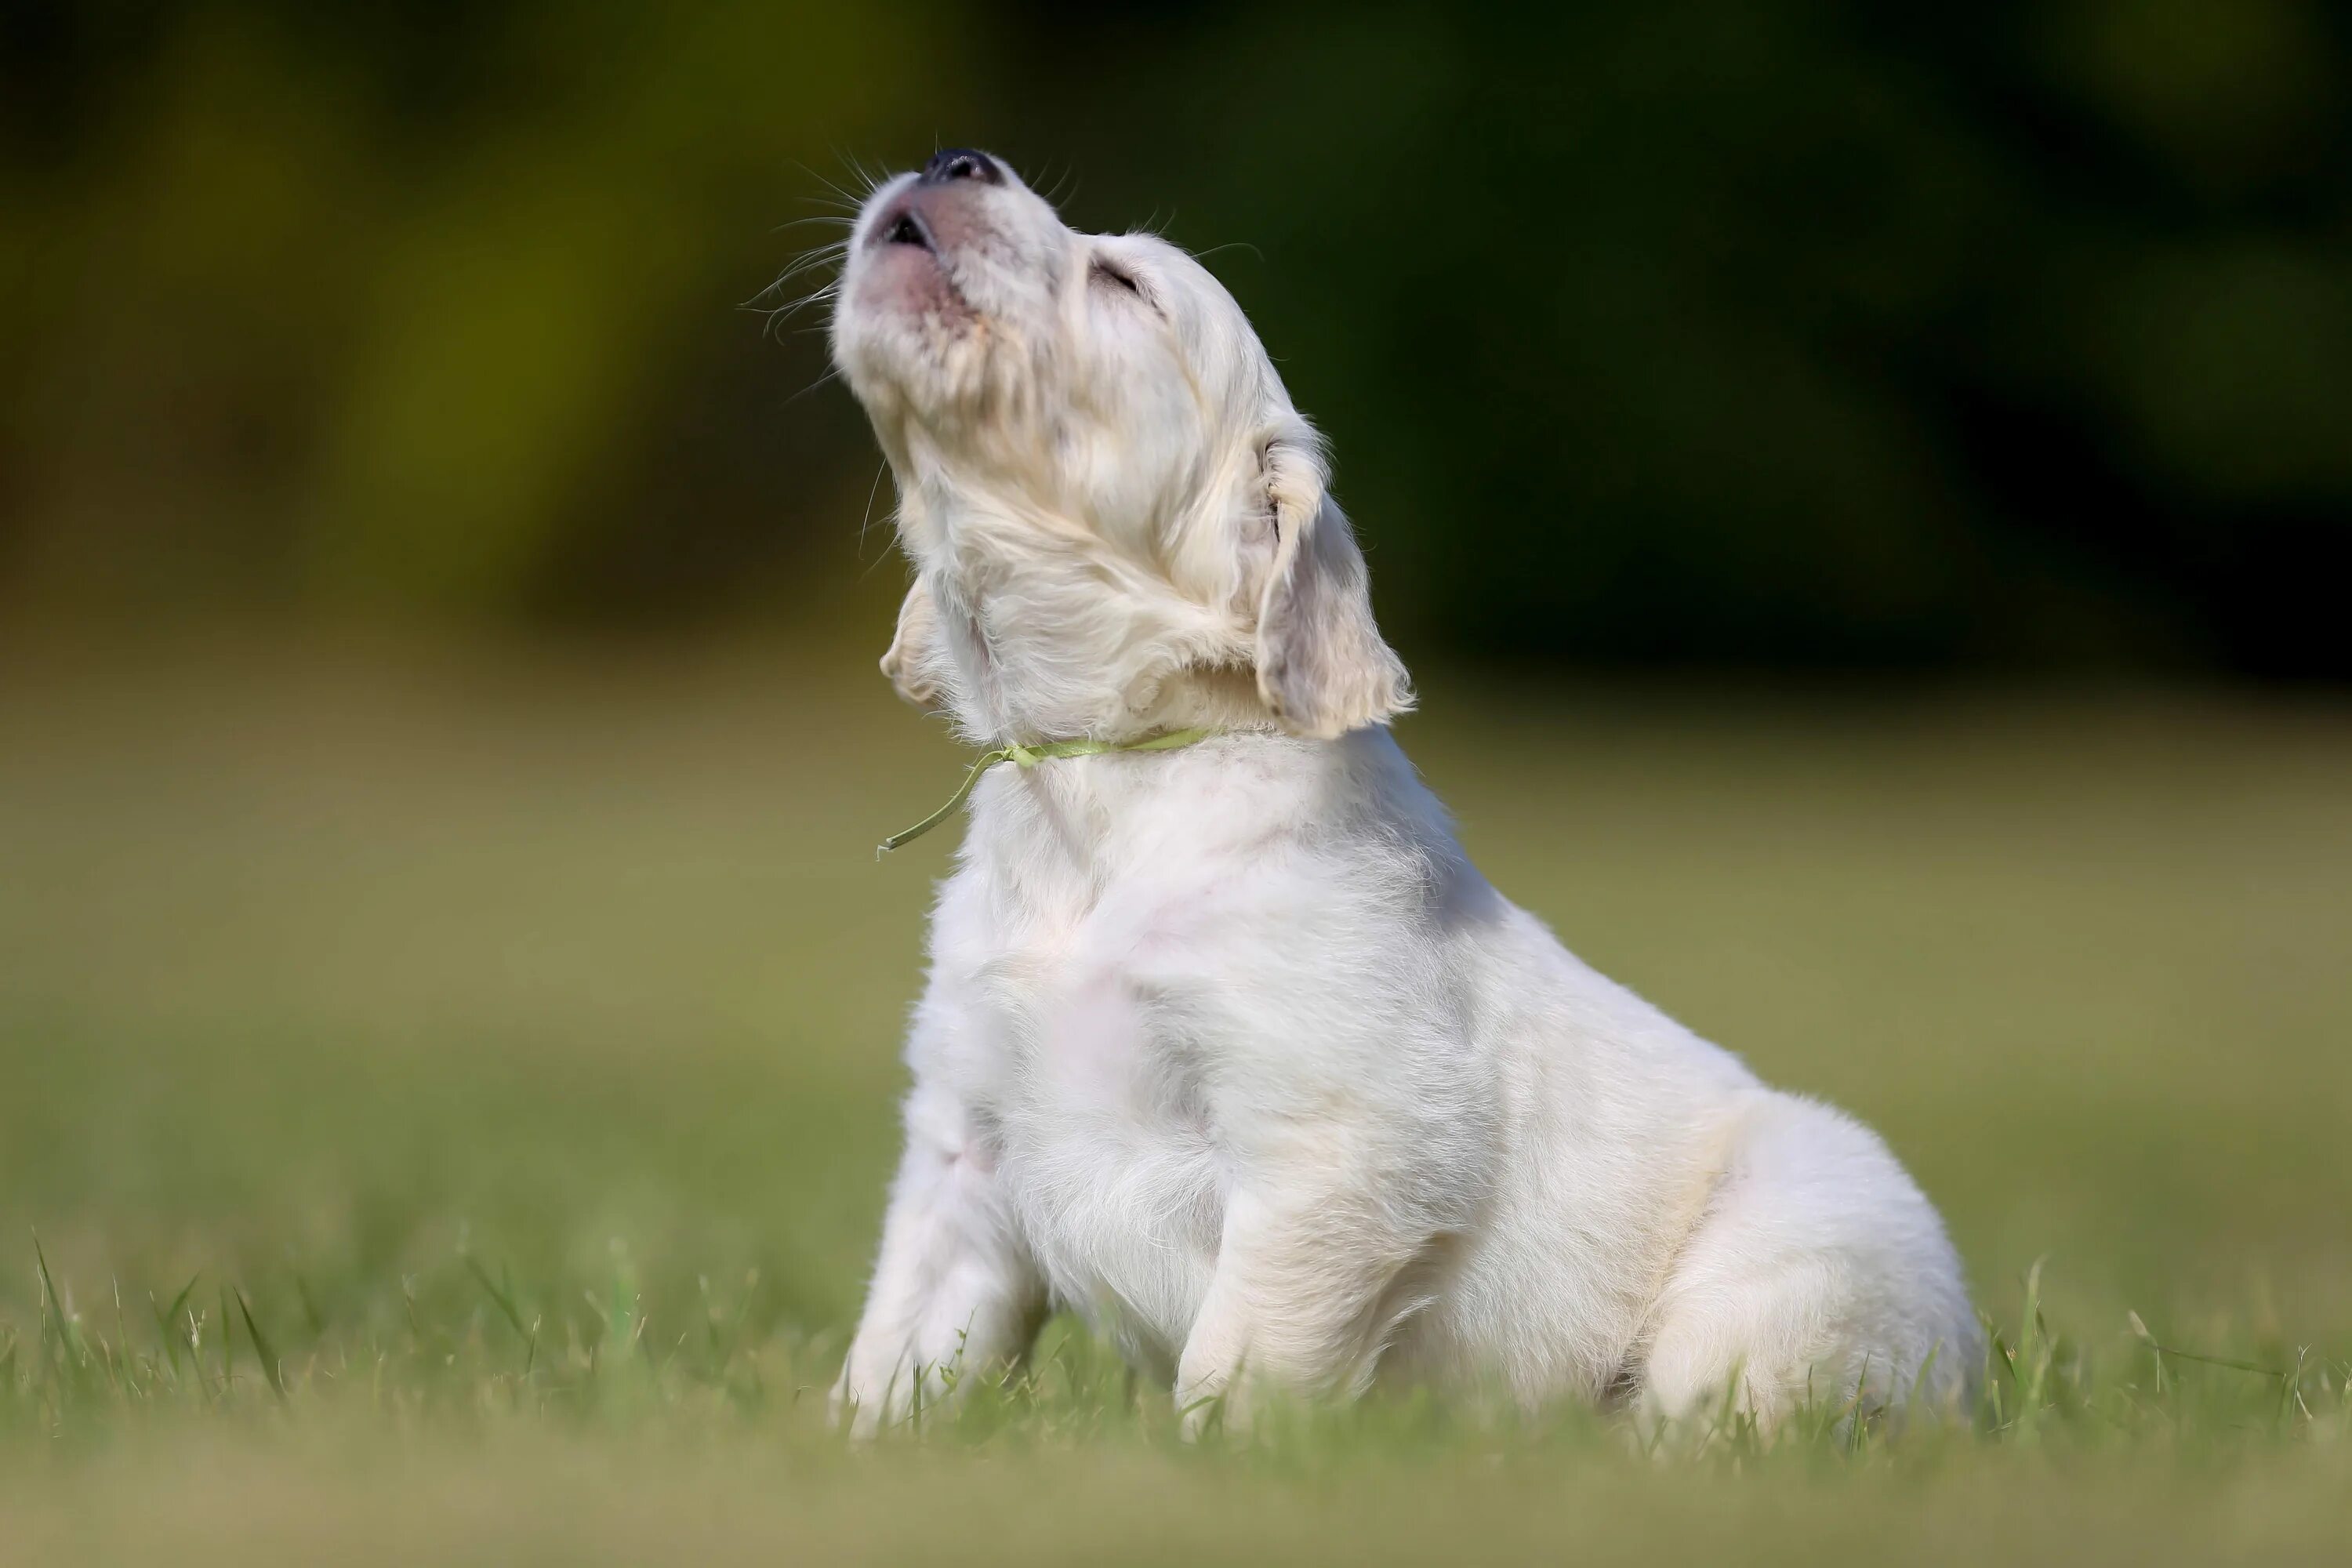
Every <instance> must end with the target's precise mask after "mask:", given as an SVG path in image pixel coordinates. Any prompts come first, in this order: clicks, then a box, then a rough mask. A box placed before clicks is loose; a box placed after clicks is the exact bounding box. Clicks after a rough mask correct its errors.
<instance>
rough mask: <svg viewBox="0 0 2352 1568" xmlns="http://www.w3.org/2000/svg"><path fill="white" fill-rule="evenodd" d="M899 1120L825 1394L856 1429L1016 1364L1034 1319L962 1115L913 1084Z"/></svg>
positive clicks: (1038, 1286)
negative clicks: (868, 1272)
mask: <svg viewBox="0 0 2352 1568" xmlns="http://www.w3.org/2000/svg"><path fill="white" fill-rule="evenodd" d="M906 1121H907V1149H906V1153H905V1155H904V1156H903V1157H902V1158H901V1160H900V1162H899V1165H898V1180H897V1182H896V1183H895V1184H893V1186H892V1188H891V1192H890V1208H889V1212H888V1214H887V1215H886V1216H885V1218H884V1220H883V1222H882V1251H881V1256H880V1258H879V1259H878V1260H877V1262H876V1264H875V1267H874V1283H873V1285H872V1287H871V1289H869V1290H868V1291H867V1294H866V1312H865V1316H864V1318H863V1319H862V1320H861V1321H859V1323H858V1328H857V1337H856V1339H855V1340H854V1341H852V1342H851V1343H850V1347H849V1359H848V1361H847V1363H845V1365H844V1366H843V1367H842V1370H841V1380H840V1382H839V1383H837V1384H835V1386H834V1391H833V1410H834V1415H835V1419H836V1420H839V1419H842V1418H843V1417H845V1416H846V1417H847V1418H848V1420H849V1422H850V1429H851V1431H852V1432H853V1433H854V1434H856V1436H871V1435H873V1433H875V1432H876V1431H877V1429H879V1428H880V1427H881V1426H883V1425H884V1424H886V1423H890V1424H895V1423H897V1422H899V1421H902V1420H905V1419H906V1418H907V1417H908V1415H910V1414H912V1413H913V1412H914V1410H915V1409H916V1408H917V1405H918V1402H920V1403H921V1404H923V1405H929V1403H930V1402H932V1401H933V1400H936V1399H939V1398H942V1397H944V1396H946V1395H948V1394H950V1393H951V1392H953V1391H954V1390H955V1389H957V1388H960V1387H961V1386H963V1383H964V1380H965V1379H966V1378H968V1377H970V1376H971V1375H972V1374H975V1373H979V1372H980V1371H981V1370H982V1369H983V1368H986V1367H988V1366H990V1365H992V1364H1002V1363H1007V1362H1013V1361H1017V1360H1018V1359H1019V1358H1020V1357H1021V1356H1022V1355H1023V1354H1024V1352H1026V1351H1027V1350H1028V1348H1029V1342H1030V1341H1031V1340H1032V1339H1033V1338H1034V1336H1035V1334H1036V1331H1037V1326H1038V1324H1039V1322H1040V1321H1041V1320H1042V1319H1043V1317H1044V1309H1045V1286H1044V1283H1043V1281H1042V1280H1041V1279H1039V1278H1038V1275H1037V1270H1036V1267H1035V1265H1034V1263H1033V1262H1032V1261H1031V1259H1030V1258H1029V1255H1028V1252H1027V1249H1026V1248H1025V1247H1024V1246H1023V1245H1022V1242H1021V1240H1020V1237H1018V1236H1017V1235H1016V1234H1015V1229H1014V1226H1013V1223H1012V1216H1011V1215H1010V1214H1009V1213H1008V1212H1007V1209H1006V1206H1005V1204H1004V1201H1003V1194H1002V1192H1001V1191H1000V1190H999V1187H998V1182H997V1177H996V1173H995V1158H994V1152H993V1150H992V1148H991V1147H990V1146H989V1144H988V1142H987V1141H986V1140H985V1139H984V1138H982V1137H980V1136H979V1135H978V1132H977V1130H976V1129H975V1128H974V1127H973V1125H972V1119H971V1116H970V1115H969V1114H968V1113H967V1112H966V1111H965V1110H964V1109H963V1108H962V1107H961V1105H958V1104H956V1103H954V1102H953V1101H952V1100H950V1098H949V1097H947V1096H946V1095H944V1094H940V1093H937V1092H933V1091H928V1090H926V1089H923V1088H921V1087H918V1088H917V1089H916V1090H915V1092H914V1093H913V1094H912V1095H910V1096H909V1097H908V1101H907V1115H906Z"/></svg>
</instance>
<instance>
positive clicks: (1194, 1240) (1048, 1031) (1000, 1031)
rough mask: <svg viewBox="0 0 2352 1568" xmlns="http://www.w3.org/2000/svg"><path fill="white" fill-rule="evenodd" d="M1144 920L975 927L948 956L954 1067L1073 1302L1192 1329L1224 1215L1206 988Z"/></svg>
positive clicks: (1140, 1322) (1053, 1274)
mask: <svg viewBox="0 0 2352 1568" xmlns="http://www.w3.org/2000/svg"><path fill="white" fill-rule="evenodd" d="M1148 925H1149V922H1148V921H1147V922H1145V928H1144V929H1139V927H1138V925H1137V924H1136V922H1135V921H1133V920H1132V919H1113V920H1095V921H1089V920H1087V919H1084V918H1076V919H1072V920H1070V921H1066V922H1061V923H1058V924H1056V923H1053V922H1043V923H1041V922H1037V921H1034V920H1033V921H1028V922H1024V929H1023V931H1022V932H1021V934H1020V935H1019V936H1018V937H1015V938H1012V939H992V936H991V935H990V934H989V933H988V932H987V931H985V930H980V931H967V932H966V933H964V935H963V940H962V941H961V942H955V943H953V944H952V945H950V946H948V947H944V948H943V950H942V951H941V952H940V953H939V955H938V956H939V958H940V979H941V980H942V981H943V982H946V983H947V986H948V989H949V990H950V994H952V995H953V997H954V998H955V1001H954V1006H955V1008H956V1010H957V1013H958V1020H957V1021H958V1025H959V1027H958V1028H957V1030H956V1036H957V1048H956V1049H955V1051H954V1052H953V1058H952V1061H951V1064H943V1065H947V1066H949V1070H950V1073H951V1074H952V1077H953V1079H954V1084H953V1087H954V1089H956V1092H957V1093H958V1095H959V1097H960V1098H961V1099H962V1100H963V1101H964V1103H965V1104H966V1105H967V1107H969V1109H970V1110H971V1112H972V1114H973V1118H974V1121H975V1122H976V1123H977V1124H978V1125H979V1126H980V1127H981V1128H982V1129H983V1130H984V1131H983V1135H984V1136H986V1137H987V1138H988V1139H989V1140H990V1141H991V1142H992V1145H993V1148H992V1153H993V1155H994V1157H995V1161H996V1170H997V1172H998V1174H999V1177H1000V1179H1001V1181H1002V1183H1003V1190H1004V1192H1005V1194H1006V1195H1007V1197H1008V1198H1009V1199H1010V1200H1011V1201H1012V1203H1013V1207H1014V1210H1015V1212H1016V1213H1017V1215H1019V1217H1020V1220H1021V1222H1022V1226H1023V1229H1024V1232H1025V1233H1026V1234H1027V1237H1028V1239H1029V1241H1030V1244H1031V1246H1032V1248H1033V1250H1034V1252H1035V1254H1036V1255H1037V1257H1038V1259H1039V1261H1040V1262H1041V1263H1042V1264H1043V1265H1044V1266H1045V1270H1046V1273H1047V1275H1048V1277H1049V1278H1050V1279H1052V1281H1053V1283H1054V1286H1055V1292H1056V1294H1057V1295H1059V1296H1060V1297H1061V1298H1062V1299H1063V1300H1065V1301H1066V1302H1067V1303H1069V1304H1070V1305H1073V1306H1075V1307H1077V1308H1078V1309H1080V1310H1086V1311H1088V1312H1089V1313H1090V1315H1094V1316H1096V1317H1097V1320H1098V1321H1102V1322H1104V1323H1105V1325H1106V1326H1108V1327H1113V1328H1117V1329H1142V1330H1145V1331H1147V1337H1149V1338H1150V1339H1155V1340H1158V1339H1166V1338H1171V1337H1173V1338H1178V1339H1181V1334H1182V1331H1183V1324H1184V1322H1185V1321H1187V1320H1188V1318H1189V1314H1190V1311H1191V1310H1192V1304H1193V1303H1194V1302H1195V1301H1196V1300H1197V1294H1198V1290H1199V1289H1201V1288H1202V1287H1203V1286H1204V1284H1205V1279H1206V1276H1207V1272H1208V1269H1209V1268H1210V1267H1211V1266H1212V1264H1213V1258H1214V1254H1215V1246H1216V1236H1217V1231H1218V1228H1219V1226H1220V1225H1221V1224H1222V1219H1223V1199H1222V1191H1221V1184H1220V1180H1219V1160H1218V1154H1217V1143H1216V1131H1215V1128H1214V1126H1213V1118H1212V1114H1211V1110H1210V1106H1209V1101H1208V1099H1207V1096H1206V1094H1205V1093H1204V1089H1203V1083H1204V1070H1203V1069H1204V1052H1205V1049H1206V1042H1205V1041H1204V1039H1203V1037H1202V1016H1203V1013H1204V1007H1203V1003H1204V1001H1205V998H1204V997H1203V995H1202V992H1201V986H1202V984H1203V983H1202V980H1201V979H1200V978H1199V977H1198V976H1197V975H1196V974H1192V973H1187V971H1186V968H1185V966H1184V965H1182V964H1181V963H1175V962H1171V958H1170V954H1169V951H1168V944H1167V942H1165V941H1164V940H1160V939H1158V938H1155V936H1154V935H1153V934H1152V932H1151V931H1150V930H1149V929H1148Z"/></svg>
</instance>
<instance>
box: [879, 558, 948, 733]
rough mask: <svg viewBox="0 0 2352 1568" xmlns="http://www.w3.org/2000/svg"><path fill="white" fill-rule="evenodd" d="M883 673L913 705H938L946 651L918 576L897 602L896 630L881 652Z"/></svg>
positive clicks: (935, 611) (937, 619) (936, 614)
mask: <svg viewBox="0 0 2352 1568" xmlns="http://www.w3.org/2000/svg"><path fill="white" fill-rule="evenodd" d="M882 673H883V674H884V675H886V676H887V677H889V679H890V684H891V685H892V686H894V687H896V688H898V695H899V696H901V697H903V698H905V699H906V700H908V701H909V702H911V703H913V704H914V705H915V706H916V707H918V708H921V709H925V710H929V709H932V708H936V707H938V706H939V702H940V693H941V691H942V690H944V689H945V687H946V680H947V652H946V649H944V648H943V647H940V617H939V611H938V609H937V608H936V607H935V606H934V605H932V603H931V591H930V589H929V588H928V587H926V586H924V584H923V580H922V579H921V578H920V577H918V578H916V579H915V584H914V586H913V587H911V588H908V590H907V599H906V602H905V603H904V604H902V605H899V606H898V635H897V636H896V637H892V638H891V639H890V650H889V651H888V652H887V653H886V654H884V655H883V656H882Z"/></svg>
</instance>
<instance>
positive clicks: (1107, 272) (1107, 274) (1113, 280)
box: [1092, 256, 1143, 299]
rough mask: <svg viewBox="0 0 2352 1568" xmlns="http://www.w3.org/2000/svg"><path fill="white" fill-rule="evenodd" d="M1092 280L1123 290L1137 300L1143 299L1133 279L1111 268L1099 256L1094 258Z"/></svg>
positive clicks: (1115, 268)
mask: <svg viewBox="0 0 2352 1568" xmlns="http://www.w3.org/2000/svg"><path fill="white" fill-rule="evenodd" d="M1092 279H1093V281H1095V282H1097V283H1108V284H1111V285H1113V286H1115V287H1117V288H1120V289H1126V290H1127V291H1128V292H1129V293H1130V294H1132V295H1134V296H1135V297H1136V298H1137V299H1141V298H1142V297H1143V290H1142V289H1140V288H1139V287H1137V285H1136V281H1135V279H1133V278H1131V277H1129V275H1128V274H1127V273H1126V272H1124V271H1122V270H1121V269H1120V268H1117V267H1115V266H1113V265H1112V264H1111V263H1109V262H1108V261H1105V260H1104V259H1103V258H1101V257H1099V256H1097V258H1095V265H1094V272H1093V274H1092Z"/></svg>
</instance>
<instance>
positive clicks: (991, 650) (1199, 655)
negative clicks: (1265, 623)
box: [919, 508, 1273, 745]
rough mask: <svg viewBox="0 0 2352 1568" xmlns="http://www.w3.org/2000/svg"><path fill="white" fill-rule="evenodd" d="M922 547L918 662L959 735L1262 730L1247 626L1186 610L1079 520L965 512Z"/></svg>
mask: <svg viewBox="0 0 2352 1568" xmlns="http://www.w3.org/2000/svg"><path fill="white" fill-rule="evenodd" d="M940 521H943V527H940V529H939V533H936V536H934V541H929V543H931V548H929V550H924V555H927V557H929V560H922V564H919V572H922V585H924V590H927V593H929V595H931V605H934V626H936V630H934V637H936V656H934V663H931V666H929V668H931V670H934V672H936V687H939V689H940V696H943V703H946V708H948V712H950V715H952V717H955V721H957V726H960V729H962V731H964V736H967V738H971V741H976V742H985V745H1002V742H1037V741H1066V738H1077V736H1089V738H1096V741H1129V738H1139V736H1150V733H1157V731H1169V729H1273V715H1270V712H1267V710H1265V703H1263V700H1261V699H1258V689H1256V675H1254V670H1251V663H1249V658H1251V639H1249V627H1246V623H1244V621H1242V618H1240V616H1237V614H1233V611H1230V609H1212V606H1204V605H1195V602H1190V599H1188V597H1183V595H1181V593H1179V590H1176V588H1171V585H1169V583H1167V581H1164V578H1160V576H1157V574H1155V572H1146V569H1139V566H1134V564H1131V562H1127V560H1122V557H1119V555H1118V552H1115V550H1112V548H1110V545H1106V543H1103V541H1098V538H1096V536H1094V533H1089V531H1087V529H1082V527H1077V524H1068V521H1056V520H1051V517H1034V515H1024V517H1007V515H995V512H988V510H981V508H971V510H962V512H960V515H955V517H952V520H940Z"/></svg>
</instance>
